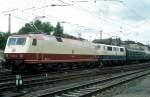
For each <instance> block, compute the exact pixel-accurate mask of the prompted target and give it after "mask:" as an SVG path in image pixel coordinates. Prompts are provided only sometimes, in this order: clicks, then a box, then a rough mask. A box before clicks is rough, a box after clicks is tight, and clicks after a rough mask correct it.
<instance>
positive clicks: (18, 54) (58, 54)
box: [5, 34, 98, 69]
mask: <svg viewBox="0 0 150 97" xmlns="http://www.w3.org/2000/svg"><path fill="white" fill-rule="evenodd" d="M20 40H21V41H22V42H23V43H20V42H19V41H20ZM18 43H19V44H18ZM96 54H97V53H96V50H95V48H94V47H93V46H92V44H91V43H90V42H87V41H79V40H72V39H64V38H59V37H54V36H48V35H42V34H34V35H18V36H10V37H9V39H8V42H7V45H6V48H5V58H6V61H7V63H8V64H10V65H11V66H12V67H14V69H16V67H17V68H19V69H20V67H21V66H22V67H21V68H24V67H25V66H27V65H28V66H29V65H30V66H31V65H34V66H38V65H40V66H41V65H44V67H47V66H48V67H53V65H55V66H58V64H59V65H60V64H64V63H82V62H85V63H91V62H97V61H98V60H97V55H96ZM70 65H72V64H70Z"/></svg>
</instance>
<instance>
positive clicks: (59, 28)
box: [53, 22, 63, 37]
mask: <svg viewBox="0 0 150 97" xmlns="http://www.w3.org/2000/svg"><path fill="white" fill-rule="evenodd" d="M53 35H54V36H58V37H63V27H62V26H61V25H60V23H59V22H58V23H57V25H56V27H55V29H54V34H53Z"/></svg>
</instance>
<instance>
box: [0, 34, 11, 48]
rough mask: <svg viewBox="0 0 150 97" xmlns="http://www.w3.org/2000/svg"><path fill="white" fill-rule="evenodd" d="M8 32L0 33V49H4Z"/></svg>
mask: <svg viewBox="0 0 150 97" xmlns="http://www.w3.org/2000/svg"><path fill="white" fill-rule="evenodd" d="M8 36H9V34H0V49H5V45H6V42H7V38H8Z"/></svg>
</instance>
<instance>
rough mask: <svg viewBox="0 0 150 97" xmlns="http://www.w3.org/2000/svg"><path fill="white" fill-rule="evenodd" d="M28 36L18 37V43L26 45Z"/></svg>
mask: <svg viewBox="0 0 150 97" xmlns="http://www.w3.org/2000/svg"><path fill="white" fill-rule="evenodd" d="M25 43H26V38H17V42H16V45H25Z"/></svg>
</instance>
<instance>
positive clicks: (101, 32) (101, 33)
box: [100, 30, 103, 39]
mask: <svg viewBox="0 0 150 97" xmlns="http://www.w3.org/2000/svg"><path fill="white" fill-rule="evenodd" d="M102 35H103V31H102V30H100V39H102Z"/></svg>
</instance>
